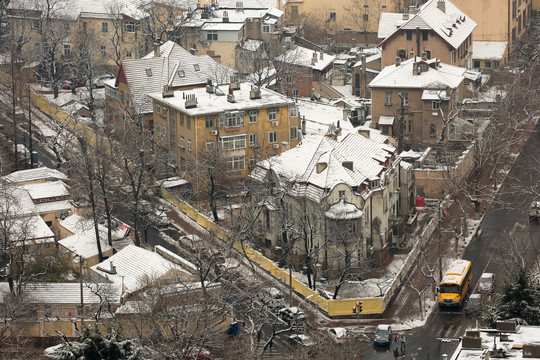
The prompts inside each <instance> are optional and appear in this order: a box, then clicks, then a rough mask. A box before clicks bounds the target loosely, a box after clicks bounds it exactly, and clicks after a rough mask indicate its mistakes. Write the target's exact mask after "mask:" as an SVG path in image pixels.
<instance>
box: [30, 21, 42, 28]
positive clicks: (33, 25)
mask: <svg viewBox="0 0 540 360" xmlns="http://www.w3.org/2000/svg"><path fill="white" fill-rule="evenodd" d="M32 29H37V30H39V29H41V22H40V21H39V20H34V21H32Z"/></svg>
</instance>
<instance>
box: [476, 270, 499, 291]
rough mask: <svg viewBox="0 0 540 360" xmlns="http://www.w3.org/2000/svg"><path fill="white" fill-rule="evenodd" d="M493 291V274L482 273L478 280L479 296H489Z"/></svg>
mask: <svg viewBox="0 0 540 360" xmlns="http://www.w3.org/2000/svg"><path fill="white" fill-rule="evenodd" d="M493 290H495V274H493V273H483V274H482V276H480V280H478V292H479V293H481V294H491V293H492V292H493Z"/></svg>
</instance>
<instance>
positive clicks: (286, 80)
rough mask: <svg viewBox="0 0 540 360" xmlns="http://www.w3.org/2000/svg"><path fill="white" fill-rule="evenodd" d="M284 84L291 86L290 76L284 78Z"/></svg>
mask: <svg viewBox="0 0 540 360" xmlns="http://www.w3.org/2000/svg"><path fill="white" fill-rule="evenodd" d="M285 84H292V76H291V75H287V76H285Z"/></svg>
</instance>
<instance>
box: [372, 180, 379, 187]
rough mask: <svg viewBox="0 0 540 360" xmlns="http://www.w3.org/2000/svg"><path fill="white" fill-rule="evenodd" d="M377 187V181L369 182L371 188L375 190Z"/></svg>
mask: <svg viewBox="0 0 540 360" xmlns="http://www.w3.org/2000/svg"><path fill="white" fill-rule="evenodd" d="M378 186H379V180H371V188H372V189H373V188H376V187H378Z"/></svg>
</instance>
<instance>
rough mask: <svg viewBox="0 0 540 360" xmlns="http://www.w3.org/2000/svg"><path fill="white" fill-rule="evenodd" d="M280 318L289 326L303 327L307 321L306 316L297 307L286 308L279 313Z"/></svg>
mask: <svg viewBox="0 0 540 360" xmlns="http://www.w3.org/2000/svg"><path fill="white" fill-rule="evenodd" d="M278 315H279V318H280V319H281V320H283V321H285V322H286V323H287V324H289V325H293V326H294V325H300V326H302V325H303V324H304V322H305V321H306V314H304V312H303V311H302V310H300V309H299V308H297V307H294V306H293V307H286V308H283V309H280V310H279V312H278Z"/></svg>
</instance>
